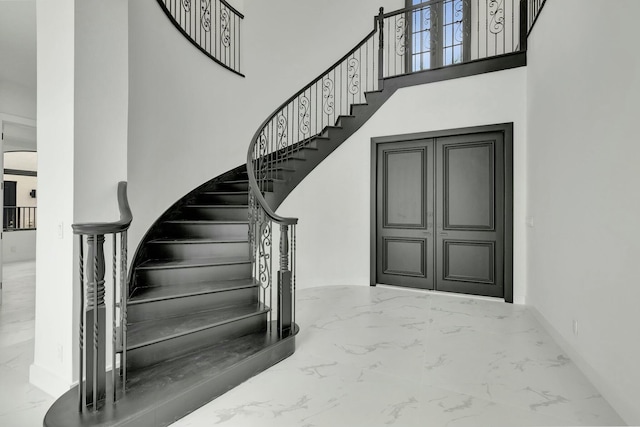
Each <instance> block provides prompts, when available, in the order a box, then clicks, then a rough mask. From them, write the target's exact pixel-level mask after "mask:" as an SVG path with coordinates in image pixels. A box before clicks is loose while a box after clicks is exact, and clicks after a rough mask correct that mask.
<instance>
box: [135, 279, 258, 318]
mask: <svg viewBox="0 0 640 427" xmlns="http://www.w3.org/2000/svg"><path fill="white" fill-rule="evenodd" d="M259 289H260V288H259V286H258V284H257V283H256V282H255V281H254V280H253V279H241V280H228V281H222V282H206V283H191V284H174V285H172V286H160V287H145V288H136V289H135V290H134V292H133V296H132V297H131V298H130V299H129V302H128V305H127V307H128V311H127V316H128V317H127V318H128V319H129V322H130V323H136V322H142V321H145V320H153V319H162V318H165V317H173V316H179V315H181V314H184V313H197V312H200V311H207V310H213V309H219V308H224V307H232V306H242V305H247V304H257V303H258V291H259Z"/></svg>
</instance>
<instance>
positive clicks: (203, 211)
mask: <svg viewBox="0 0 640 427" xmlns="http://www.w3.org/2000/svg"><path fill="white" fill-rule="evenodd" d="M183 212H184V213H183V216H184V219H193V220H215V221H247V219H248V218H249V210H248V209H247V208H246V207H238V208H235V207H234V208H220V207H197V208H196V207H187V208H185V209H184V211H183Z"/></svg>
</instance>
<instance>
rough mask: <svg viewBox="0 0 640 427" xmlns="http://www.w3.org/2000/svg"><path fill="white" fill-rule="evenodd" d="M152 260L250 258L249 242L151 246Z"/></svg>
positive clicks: (161, 244) (150, 256) (157, 244)
mask: <svg viewBox="0 0 640 427" xmlns="http://www.w3.org/2000/svg"><path fill="white" fill-rule="evenodd" d="M149 253H150V255H149V258H151V259H192V258H214V257H217V256H248V255H249V242H234V243H156V244H152V245H149Z"/></svg>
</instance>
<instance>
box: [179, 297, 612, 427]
mask: <svg viewBox="0 0 640 427" xmlns="http://www.w3.org/2000/svg"><path fill="white" fill-rule="evenodd" d="M297 315H298V318H297V322H298V323H299V324H300V327H301V332H300V334H299V335H298V337H297V347H296V353H295V354H294V355H293V356H291V357H290V358H288V359H286V360H284V361H282V362H281V363H279V364H278V365H276V366H274V367H272V368H271V369H269V370H268V371H266V372H264V373H263V374H261V375H258V376H256V377H254V378H252V379H250V380H249V381H247V382H245V383H244V384H241V385H240V386H238V387H236V388H235V389H233V390H231V391H230V392H228V393H226V394H225V395H223V396H221V397H220V398H218V399H216V400H214V401H213V402H211V403H209V404H207V405H205V406H204V407H202V408H201V409H199V410H197V411H195V412H193V413H192V414H190V415H188V416H186V417H184V418H183V419H181V420H179V421H178V422H176V423H174V424H172V427H194V426H214V425H215V426H224V427H253V426H260V427H270V426H274V427H275V426H278V427H289V426H291V427H294V426H295V427H325V426H326V427H336V426H338V427H341V426H345V427H377V426H380V427H383V426H384V427H386V426H400V427H412V426H492V427H497V426H509V427H513V426H559V425H562V426H569V425H571V426H575V425H624V422H623V421H622V419H621V418H620V417H619V416H618V415H617V414H616V412H615V411H614V410H613V409H612V408H611V406H610V405H609V404H608V403H607V402H606V401H605V399H603V398H602V396H600V394H599V393H598V391H597V390H596V389H595V388H594V387H593V385H591V384H590V382H589V381H588V380H587V379H586V378H585V376H584V375H583V374H582V373H581V372H580V371H579V370H578V368H577V367H576V366H575V365H574V364H573V363H572V362H571V360H570V359H569V358H568V357H567V356H566V355H565V354H564V353H563V352H562V351H561V349H560V348H559V347H558V345H557V344H556V343H555V342H554V341H553V340H552V338H551V337H550V336H549V335H548V334H547V333H546V332H545V331H544V330H543V328H542V326H541V325H540V324H539V323H538V322H537V320H536V319H535V318H534V317H533V316H532V315H531V314H530V313H529V311H528V310H527V308H526V307H523V306H517V305H511V304H505V303H504V302H501V301H498V300H491V299H481V298H472V297H460V296H454V295H447V294H439V293H427V292H419V291H412V290H404V289H400V288H393V287H382V286H378V287H375V288H370V287H356V286H342V287H324V288H314V289H305V290H301V291H299V293H298V307H297Z"/></svg>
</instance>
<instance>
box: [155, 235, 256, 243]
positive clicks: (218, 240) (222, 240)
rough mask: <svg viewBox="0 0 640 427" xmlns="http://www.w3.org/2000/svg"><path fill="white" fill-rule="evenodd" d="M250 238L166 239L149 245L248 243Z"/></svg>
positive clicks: (156, 240) (157, 240)
mask: <svg viewBox="0 0 640 427" xmlns="http://www.w3.org/2000/svg"><path fill="white" fill-rule="evenodd" d="M248 241H249V238H248V237H247V238H246V239H216V238H210V237H202V238H171V237H168V238H164V239H155V240H151V241H150V242H149V244H153V245H171V244H185V245H197V244H207V243H247V242H248Z"/></svg>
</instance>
